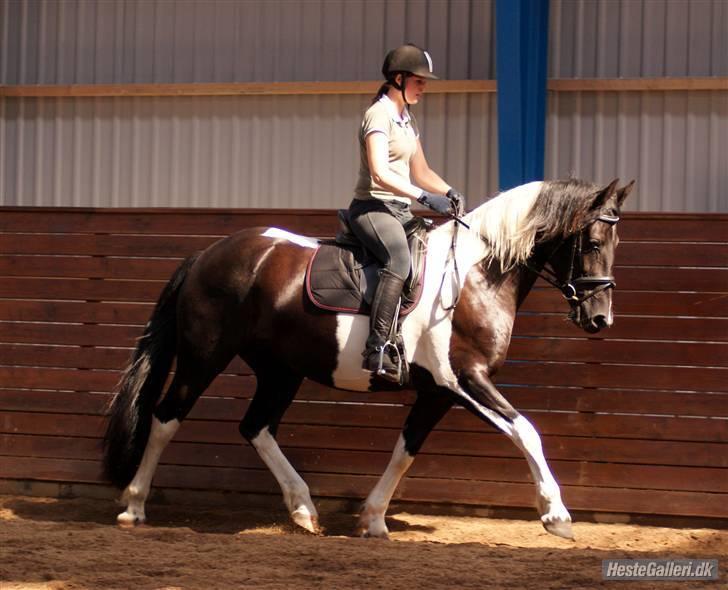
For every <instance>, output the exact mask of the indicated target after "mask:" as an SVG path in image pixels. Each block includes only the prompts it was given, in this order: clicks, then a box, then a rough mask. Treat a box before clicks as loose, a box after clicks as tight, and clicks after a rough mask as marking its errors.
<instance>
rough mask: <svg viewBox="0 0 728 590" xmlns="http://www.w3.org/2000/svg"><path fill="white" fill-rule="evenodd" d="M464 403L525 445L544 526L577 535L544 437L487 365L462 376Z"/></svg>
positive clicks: (570, 536) (567, 535) (568, 535)
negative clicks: (507, 396)
mask: <svg viewBox="0 0 728 590" xmlns="http://www.w3.org/2000/svg"><path fill="white" fill-rule="evenodd" d="M459 384H460V386H461V387H460V388H459V389H460V391H459V392H458V393H459V394H460V397H461V403H462V404H463V405H464V406H465V407H466V408H468V409H469V410H470V411H471V412H473V413H474V414H475V415H476V416H478V417H479V418H481V419H483V420H487V421H488V422H491V423H493V424H495V426H497V427H498V428H499V429H500V430H501V431H502V432H504V433H505V434H506V435H507V436H508V437H509V438H510V439H511V440H512V441H513V442H514V443H515V445H516V446H517V447H518V448H519V449H521V451H522V452H523V454H524V456H525V457H526V461H528V466H529V467H530V469H531V474H532V475H533V479H534V481H535V482H536V488H537V491H538V509H539V513H540V515H541V522H542V523H543V526H544V528H545V529H546V530H547V531H548V532H550V533H552V534H554V535H557V536H559V537H564V538H566V539H573V538H574V535H573V533H572V530H571V516H570V515H569V512H568V511H567V510H566V507H565V506H564V503H563V502H562V500H561V490H560V489H559V485H558V484H557V483H556V480H555V479H554V476H553V474H552V473H551V470H550V469H549V466H548V464H547V463H546V458H545V457H544V454H543V448H542V446H541V437H540V436H539V435H538V432H536V429H535V428H534V427H533V425H532V424H531V423H530V422H529V421H528V420H527V419H526V418H525V417H523V416H522V415H521V414H519V413H518V412H517V411H516V410H515V409H514V408H513V406H511V404H509V403H508V401H507V400H506V399H505V398H504V397H503V396H502V395H501V394H500V392H499V391H498V390H497V389H496V388H495V385H493V383H492V381H491V380H490V378H489V377H488V374H487V371H486V370H484V369H472V370H466V371H463V372H462V373H461V375H460V378H459Z"/></svg>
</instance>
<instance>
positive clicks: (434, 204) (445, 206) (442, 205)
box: [417, 191, 453, 215]
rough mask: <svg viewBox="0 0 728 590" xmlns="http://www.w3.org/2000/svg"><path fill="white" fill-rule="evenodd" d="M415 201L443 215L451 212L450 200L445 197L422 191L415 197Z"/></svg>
mask: <svg viewBox="0 0 728 590" xmlns="http://www.w3.org/2000/svg"><path fill="white" fill-rule="evenodd" d="M417 202H418V203H422V204H423V205H425V206H426V207H429V208H430V209H432V210H433V211H435V212H437V213H442V214H443V215H452V214H453V207H452V202H451V201H450V199H448V198H447V197H443V196H440V195H434V194H432V193H428V192H427V191H422V194H421V195H420V196H419V197H418V198H417Z"/></svg>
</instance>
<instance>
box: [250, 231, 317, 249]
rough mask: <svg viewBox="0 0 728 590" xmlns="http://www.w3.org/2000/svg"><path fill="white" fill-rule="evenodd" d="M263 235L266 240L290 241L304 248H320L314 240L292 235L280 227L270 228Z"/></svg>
mask: <svg viewBox="0 0 728 590" xmlns="http://www.w3.org/2000/svg"><path fill="white" fill-rule="evenodd" d="M261 235H262V236H264V237H266V238H278V239H281V240H288V241H289V242H292V243H294V244H296V245H298V246H303V247H304V248H313V249H316V248H318V246H319V244H318V242H317V241H316V240H314V239H313V238H307V237H306V236H299V235H298V234H294V233H291V232H289V231H286V230H284V229H280V228H278V227H271V228H268V229H267V230H265V231H264V232H263V233H262V234H261Z"/></svg>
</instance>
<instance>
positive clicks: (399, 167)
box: [354, 95, 419, 204]
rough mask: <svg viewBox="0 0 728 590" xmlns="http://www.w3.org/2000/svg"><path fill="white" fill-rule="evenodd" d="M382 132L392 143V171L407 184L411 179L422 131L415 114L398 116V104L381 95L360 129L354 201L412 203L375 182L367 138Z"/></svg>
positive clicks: (390, 161)
mask: <svg viewBox="0 0 728 590" xmlns="http://www.w3.org/2000/svg"><path fill="white" fill-rule="evenodd" d="M374 132H381V133H384V135H386V136H387V140H388V142H389V170H390V171H391V172H393V173H394V174H396V175H398V176H401V177H402V178H403V179H405V180H406V181H407V182H411V180H410V159H411V158H412V156H413V155H414V154H415V152H416V151H417V138H418V137H419V131H418V129H417V121H415V117H414V115H412V114H411V113H410V115H409V116H407V115H406V114H405V115H404V117H403V118H401V117H400V116H399V115H398V114H397V113H396V107H395V104H394V103H393V102H392V101H391V100H390V99H389V97H387V96H386V95H385V96H382V98H380V99H379V100H378V101H377V102H375V103H374V104H373V105H372V106H370V107H369V108H368V109H367V111H366V113H364V119H363V120H362V122H361V128H360V129H359V153H360V163H359V179H358V180H357V183H356V188H355V189H354V198H356V199H361V200H368V199H381V200H385V201H400V202H402V203H407V204H409V203H410V202H411V201H410V199H408V198H407V197H402V196H399V195H395V194H394V193H392V192H391V191H389V190H388V189H386V188H384V187H383V186H380V185H378V184H377V183H376V182H374V180H373V179H372V173H371V171H370V170H369V159H368V158H367V145H366V137H367V135H369V134H370V133H374Z"/></svg>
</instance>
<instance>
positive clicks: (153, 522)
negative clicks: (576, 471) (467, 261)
mask: <svg viewBox="0 0 728 590" xmlns="http://www.w3.org/2000/svg"><path fill="white" fill-rule="evenodd" d="M116 513H117V506H116V505H115V504H114V503H113V502H111V501H107V500H92V499H86V498H77V499H63V500H57V499H47V498H31V497H20V496H0V588H2V590H17V589H21V588H22V589H28V590H62V589H63V590H66V589H74V590H75V589H94V590H95V589H102V588H103V589H106V588H119V589H124V590H129V589H133V590H147V589H150V590H151V589H155V590H157V589H160V590H161V589H165V590H172V589H175V590H176V589H184V590H195V589H200V590H202V589H204V590H209V589H215V588H265V589H279V588H281V589H282V588H297V589H307V588H326V589H327V590H328V589H337V588H342V589H351V588H367V589H371V588H387V589H389V588H391V589H399V588H402V589H405V588H406V589H408V590H411V589H413V588H416V589H421V588H422V589H425V588H457V589H469V588H486V587H487V588H529V589H530V588H534V589H535V588H538V589H541V588H589V589H592V588H602V587H613V588H615V589H622V588H659V589H660V590H667V589H672V588H676V589H677V588H680V589H685V588H694V587H698V588H700V587H706V588H709V587H724V588H725V587H726V586H727V585H728V578H727V576H726V566H727V564H728V560H726V556H728V531H725V530H723V531H721V530H713V529H673V528H660V527H647V526H636V525H625V524H596V523H580V522H577V523H575V525H574V533H575V535H576V541H573V542H572V541H566V540H563V539H559V538H556V537H553V536H551V535H549V534H548V533H546V532H545V531H544V530H543V529H542V528H541V525H540V523H539V522H538V520H536V518H535V515H534V519H533V520H532V521H518V520H502V519H489V518H478V517H453V516H447V517H445V516H432V515H418V514H408V513H403V512H400V513H395V514H393V516H392V517H391V518H389V519H388V526H389V528H390V531H391V540H389V541H386V540H380V539H360V538H355V537H352V536H351V531H352V530H353V529H354V525H355V522H356V519H355V516H353V515H351V514H340V513H339V514H331V513H322V514H321V521H322V524H323V525H324V526H325V527H326V532H325V534H324V535H322V536H313V535H309V534H306V533H299V532H297V531H295V530H293V529H292V527H291V526H290V525H289V524H288V521H287V516H286V514H285V513H284V512H283V511H270V510H250V509H246V510H244V509H231V508H225V507H206V508H204V509H199V510H197V511H196V512H193V508H192V507H190V506H169V505H148V507H147V516H148V517H149V519H150V524H147V525H144V526H141V527H137V528H133V529H121V528H118V527H117V526H116V525H115V524H114V518H115V515H116ZM638 557H650V558H666V557H676V558H686V557H710V558H718V559H721V563H720V573H721V579H720V581H718V582H665V581H659V582H614V581H604V580H602V576H601V562H602V559H606V558H626V559H630V558H638Z"/></svg>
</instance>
